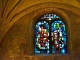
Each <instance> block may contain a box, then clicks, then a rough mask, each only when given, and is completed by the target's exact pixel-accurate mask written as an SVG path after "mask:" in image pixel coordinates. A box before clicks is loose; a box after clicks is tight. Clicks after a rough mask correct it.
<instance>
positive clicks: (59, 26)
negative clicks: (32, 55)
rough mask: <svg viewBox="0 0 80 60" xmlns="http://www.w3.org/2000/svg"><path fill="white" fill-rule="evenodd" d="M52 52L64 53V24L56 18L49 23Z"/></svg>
mask: <svg viewBox="0 0 80 60" xmlns="http://www.w3.org/2000/svg"><path fill="white" fill-rule="evenodd" d="M51 38H52V53H62V54H64V53H66V48H67V47H66V28H65V24H64V23H63V22H62V21H60V20H56V21H54V22H53V23H52V25H51Z"/></svg>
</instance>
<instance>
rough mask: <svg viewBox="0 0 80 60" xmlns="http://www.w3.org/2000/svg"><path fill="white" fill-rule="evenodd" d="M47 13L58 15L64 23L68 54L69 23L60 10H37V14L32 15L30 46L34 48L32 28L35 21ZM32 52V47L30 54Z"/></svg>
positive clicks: (69, 48)
mask: <svg viewBox="0 0 80 60" xmlns="http://www.w3.org/2000/svg"><path fill="white" fill-rule="evenodd" d="M47 13H54V14H57V15H59V16H60V17H61V18H62V21H63V22H64V23H65V25H66V28H67V35H68V36H67V40H68V41H67V43H68V54H70V53H71V52H70V51H71V41H70V22H69V18H68V17H67V15H66V14H65V13H64V12H62V11H61V10H59V9H57V8H44V9H39V10H37V12H36V13H35V14H34V15H33V20H32V22H31V29H30V44H31V45H33V46H34V44H33V42H34V26H35V22H36V21H37V20H39V18H40V17H41V16H42V15H44V14H47ZM32 30H33V31H32ZM33 50H34V47H32V48H31V54H33Z"/></svg>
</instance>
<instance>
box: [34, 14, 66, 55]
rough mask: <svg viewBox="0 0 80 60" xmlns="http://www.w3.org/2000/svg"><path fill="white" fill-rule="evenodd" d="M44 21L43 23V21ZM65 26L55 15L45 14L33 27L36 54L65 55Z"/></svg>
mask: <svg viewBox="0 0 80 60" xmlns="http://www.w3.org/2000/svg"><path fill="white" fill-rule="evenodd" d="M44 20H45V21H44ZM66 38H67V37H66V26H65V24H64V22H63V21H61V18H60V17H59V16H58V15H56V14H45V15H43V16H42V17H41V21H39V22H37V23H36V25H35V45H34V52H35V53H36V54H41V53H42V54H43V53H46V54H47V53H50V52H51V53H54V54H55V53H61V54H65V53H67V44H66V42H67V40H66Z"/></svg>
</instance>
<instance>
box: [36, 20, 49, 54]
mask: <svg viewBox="0 0 80 60" xmlns="http://www.w3.org/2000/svg"><path fill="white" fill-rule="evenodd" d="M35 35H36V36H37V37H36V36H35V53H49V38H48V37H49V25H48V23H47V22H46V21H41V22H38V23H37V24H36V28H35Z"/></svg>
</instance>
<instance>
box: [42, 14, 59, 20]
mask: <svg viewBox="0 0 80 60" xmlns="http://www.w3.org/2000/svg"><path fill="white" fill-rule="evenodd" d="M56 18H60V17H59V16H58V15H56V14H45V15H43V16H42V18H41V19H46V20H54V19H56Z"/></svg>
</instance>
